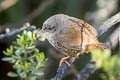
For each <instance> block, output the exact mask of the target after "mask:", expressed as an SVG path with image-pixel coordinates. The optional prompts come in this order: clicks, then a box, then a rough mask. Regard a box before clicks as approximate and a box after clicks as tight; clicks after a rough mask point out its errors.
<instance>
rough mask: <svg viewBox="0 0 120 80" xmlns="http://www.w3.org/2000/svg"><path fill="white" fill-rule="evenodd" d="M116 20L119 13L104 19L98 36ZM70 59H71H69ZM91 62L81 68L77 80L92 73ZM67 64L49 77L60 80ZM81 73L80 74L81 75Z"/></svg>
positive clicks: (118, 19) (118, 17)
mask: <svg viewBox="0 0 120 80" xmlns="http://www.w3.org/2000/svg"><path fill="white" fill-rule="evenodd" d="M118 22H120V13H118V14H116V15H114V16H113V17H111V18H110V19H108V20H106V21H105V22H104V23H103V24H102V25H101V26H100V27H99V28H98V29H97V32H98V36H100V35H102V34H103V33H104V32H105V31H107V30H108V29H109V28H110V27H111V26H113V25H114V24H117V23H118ZM69 60H71V59H69ZM69 60H68V62H70V64H72V63H73V62H74V61H75V59H74V60H71V61H69ZM91 63H94V62H93V61H92V62H91V61H90V63H88V65H86V67H85V68H84V69H83V70H82V72H81V73H80V75H79V76H78V77H79V78H78V79H77V80H86V79H87V78H88V76H89V75H90V74H92V73H93V72H94V71H95V70H94V69H91V68H89V65H90V64H91ZM68 68H69V67H68V66H67V64H65V63H63V64H62V66H61V67H60V68H58V70H57V73H56V74H55V76H54V77H53V78H52V79H51V80H61V79H62V77H63V75H64V73H65V72H66V71H67V70H68ZM83 72H86V73H88V74H87V76H86V74H83ZM89 73H90V74H89ZM81 75H82V76H81Z"/></svg>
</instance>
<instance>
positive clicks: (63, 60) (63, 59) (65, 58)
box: [59, 56, 71, 67]
mask: <svg viewBox="0 0 120 80" xmlns="http://www.w3.org/2000/svg"><path fill="white" fill-rule="evenodd" d="M69 58H71V56H67V57H64V58H62V59H61V60H60V64H59V67H61V65H62V63H66V64H67V65H68V66H69V67H70V65H71V64H70V63H69V62H68V61H67V59H69Z"/></svg>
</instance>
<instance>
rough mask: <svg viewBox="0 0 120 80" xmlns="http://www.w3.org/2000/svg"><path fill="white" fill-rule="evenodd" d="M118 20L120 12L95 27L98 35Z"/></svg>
mask: <svg viewBox="0 0 120 80" xmlns="http://www.w3.org/2000/svg"><path fill="white" fill-rule="evenodd" d="M118 22H120V12H119V13H117V14H116V15H114V16H113V17H111V18H109V19H108V20H106V21H105V22H103V24H102V25H101V26H100V27H99V28H98V29H97V32H98V36H100V35H102V34H103V33H104V32H106V31H107V30H108V29H109V28H110V27H111V26H113V25H115V24H117V23H118Z"/></svg>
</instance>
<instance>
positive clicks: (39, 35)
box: [34, 29, 46, 41]
mask: <svg viewBox="0 0 120 80" xmlns="http://www.w3.org/2000/svg"><path fill="white" fill-rule="evenodd" d="M34 33H35V34H36V35H37V38H38V39H39V40H40V41H45V39H46V35H45V33H44V32H43V30H40V29H38V30H35V31H34Z"/></svg>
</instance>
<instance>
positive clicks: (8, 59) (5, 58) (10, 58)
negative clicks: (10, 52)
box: [2, 57, 14, 61]
mask: <svg viewBox="0 0 120 80" xmlns="http://www.w3.org/2000/svg"><path fill="white" fill-rule="evenodd" d="M2 60H3V61H11V60H14V58H12V57H4V58H2Z"/></svg>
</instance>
